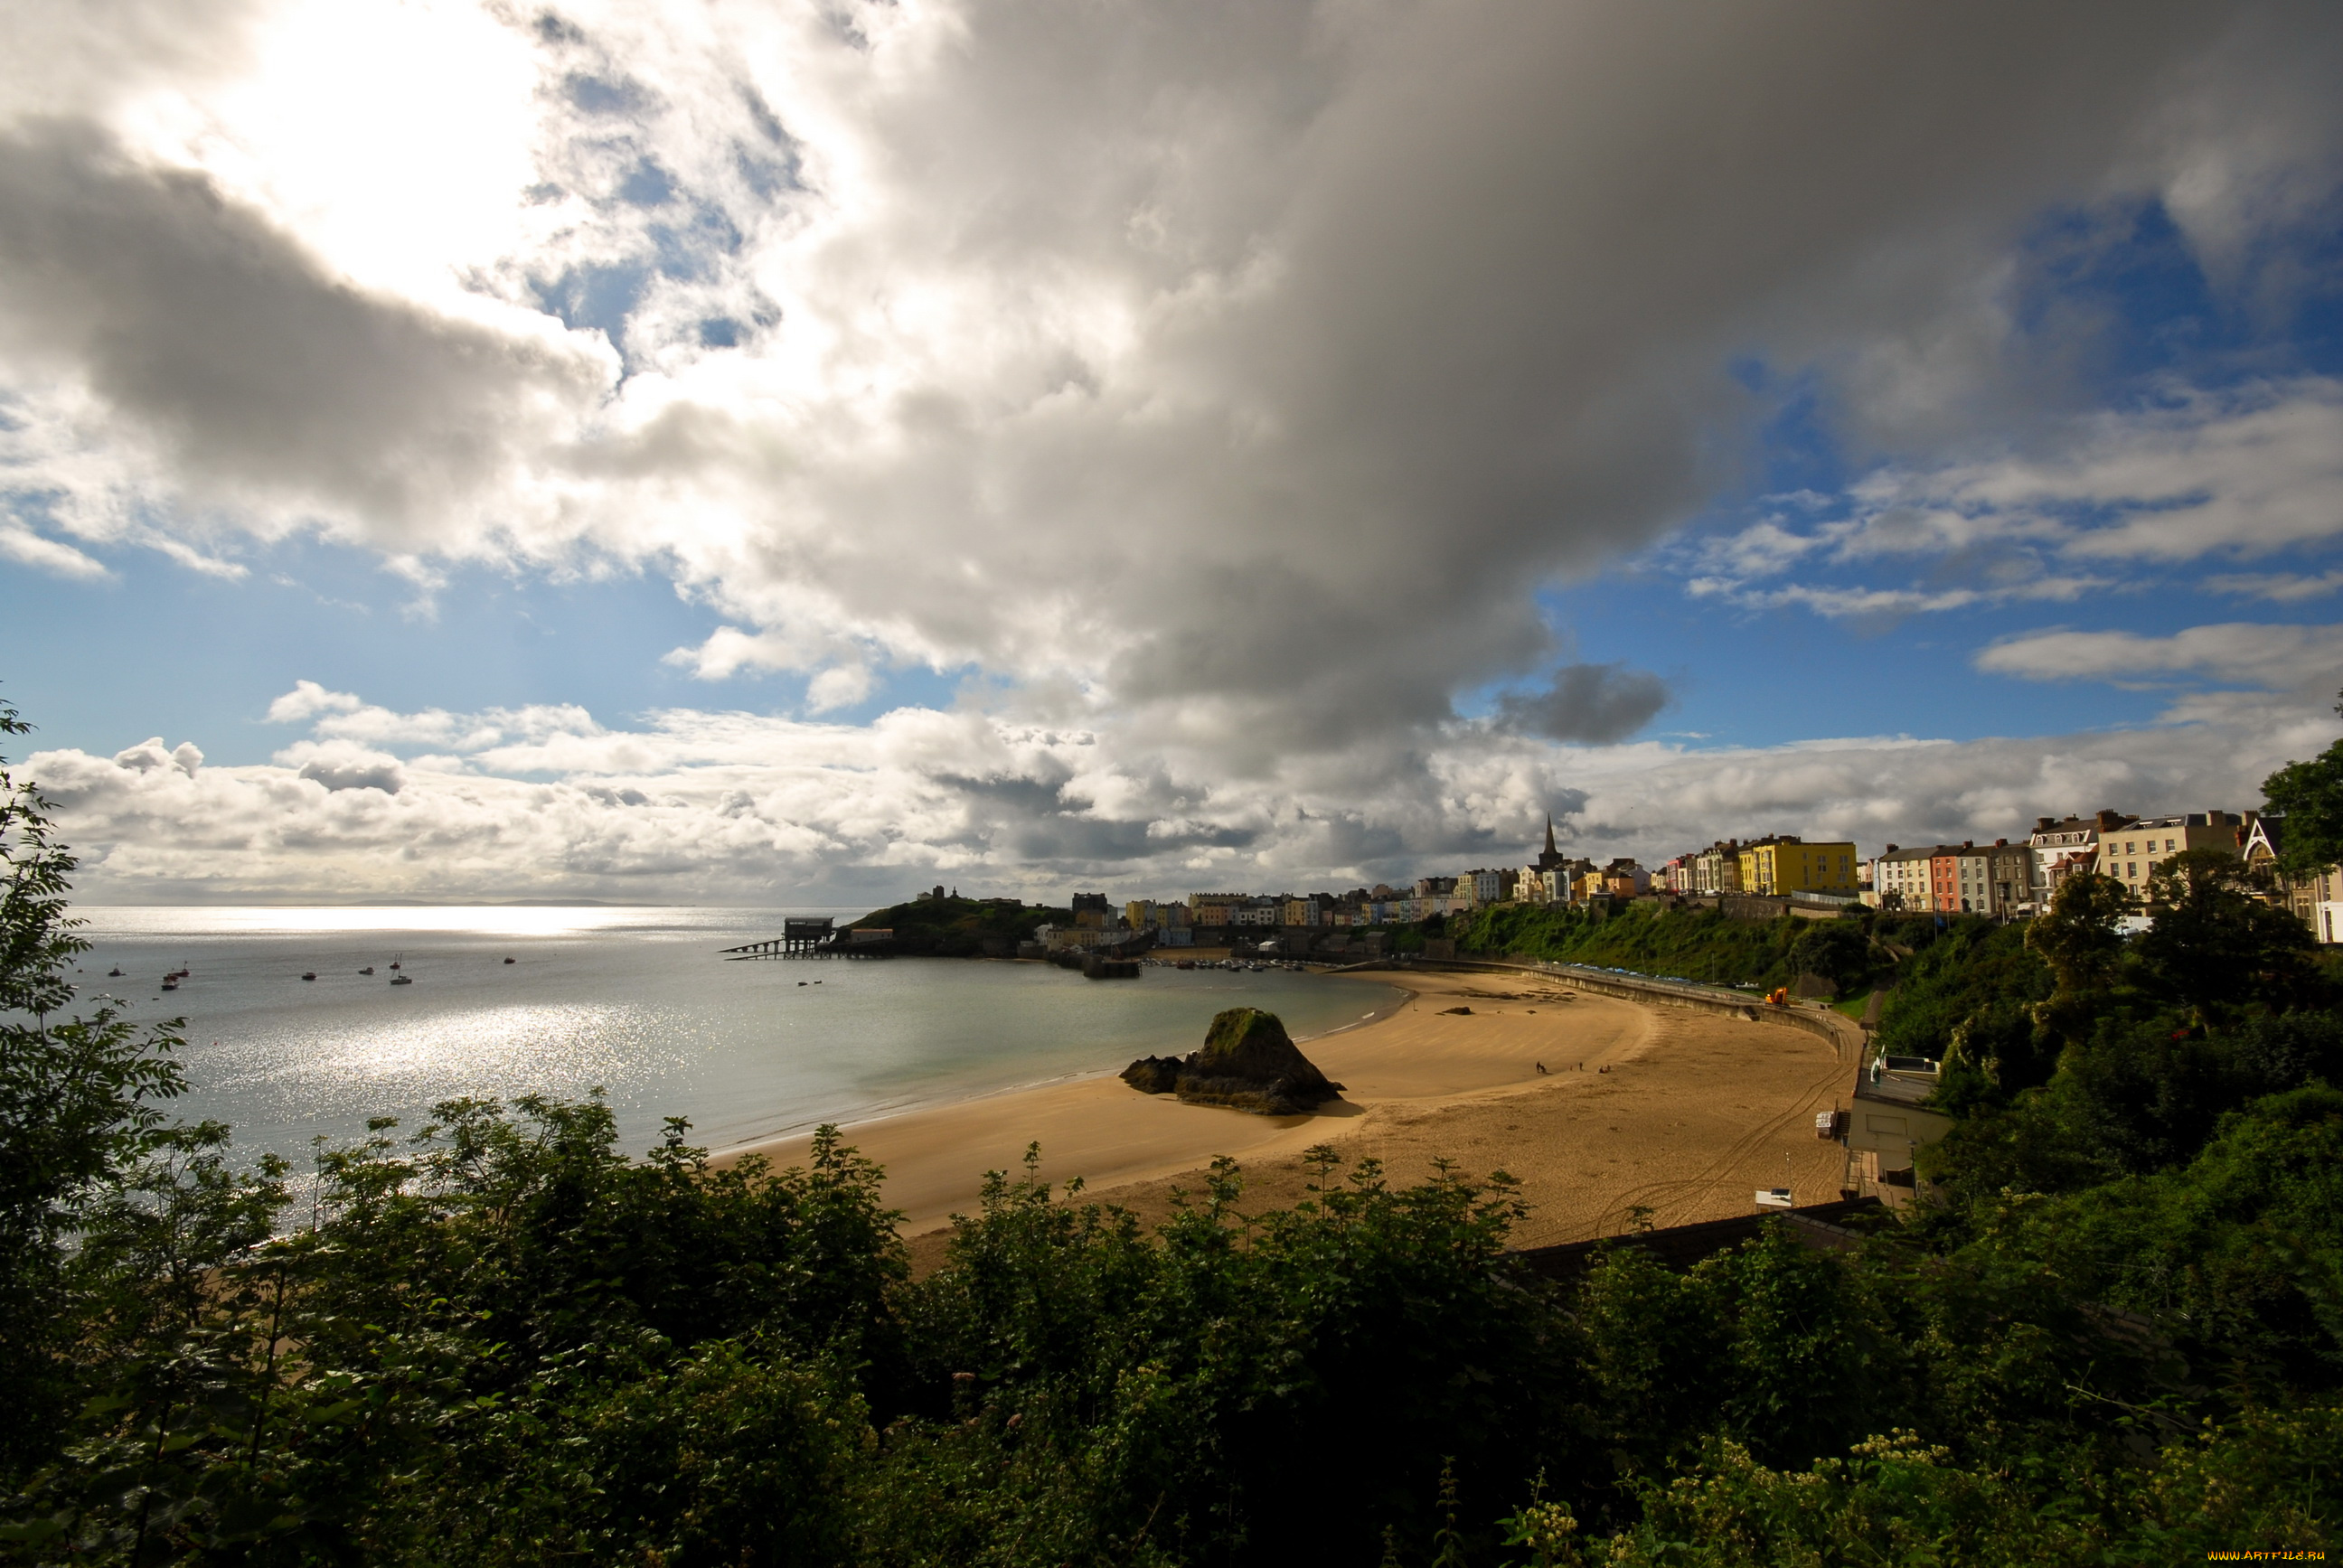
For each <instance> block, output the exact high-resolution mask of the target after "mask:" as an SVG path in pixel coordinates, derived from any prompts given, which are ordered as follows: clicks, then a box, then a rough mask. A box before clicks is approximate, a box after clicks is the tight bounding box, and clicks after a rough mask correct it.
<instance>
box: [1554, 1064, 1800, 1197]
mask: <svg viewBox="0 0 2343 1568" xmlns="http://www.w3.org/2000/svg"><path fill="white" fill-rule="evenodd" d="M1842 1070H1843V1069H1842V1066H1841V1064H1840V1063H1839V1062H1838V1061H1836V1060H1833V1061H1832V1063H1831V1065H1830V1070H1828V1071H1826V1072H1825V1073H1824V1074H1823V1075H1822V1076H1821V1077H1819V1078H1817V1079H1815V1080H1814V1081H1812V1082H1811V1083H1809V1084H1808V1085H1807V1086H1806V1087H1805V1090H1804V1091H1802V1092H1801V1094H1800V1095H1799V1097H1798V1100H1797V1102H1796V1103H1795V1104H1794V1105H1792V1106H1791V1107H1790V1109H1789V1110H1787V1111H1783V1112H1781V1113H1780V1114H1778V1115H1776V1116H1773V1117H1769V1118H1767V1119H1766V1120H1765V1121H1761V1122H1759V1123H1758V1124H1757V1125H1756V1126H1755V1127H1753V1128H1751V1129H1750V1130H1749V1131H1745V1132H1744V1133H1743V1134H1742V1135H1741V1136H1740V1137H1738V1138H1736V1139H1735V1140H1734V1141H1732V1142H1731V1143H1729V1144H1727V1145H1726V1146H1725V1151H1724V1152H1722V1153H1720V1154H1718V1155H1717V1156H1716V1157H1715V1159H1713V1160H1711V1161H1709V1162H1708V1163H1707V1164H1706V1165H1704V1166H1703V1167H1701V1169H1700V1170H1699V1171H1696V1172H1694V1174H1692V1175H1690V1176H1682V1177H1675V1178H1671V1179H1669V1180H1666V1181H1645V1182H1643V1183H1641V1184H1639V1185H1637V1186H1634V1187H1630V1188H1628V1189H1627V1190H1626V1191H1624V1192H1622V1193H1621V1194H1620V1195H1619V1196H1618V1197H1617V1198H1615V1199H1614V1200H1613V1201H1611V1202H1610V1203H1609V1204H1607V1205H1606V1206H1605V1207H1604V1209H1603V1210H1602V1211H1600V1212H1599V1213H1598V1214H1596V1216H1595V1219H1594V1234H1595V1235H1597V1236H1608V1235H1614V1234H1617V1233H1618V1231H1616V1230H1614V1225H1616V1224H1619V1223H1622V1222H1624V1221H1625V1220H1626V1218H1627V1216H1628V1211H1630V1210H1631V1209H1633V1208H1634V1207H1635V1206H1636V1205H1638V1204H1644V1205H1645V1206H1647V1207H1649V1208H1650V1209H1651V1211H1652V1216H1651V1217H1652V1219H1653V1221H1654V1222H1659V1221H1661V1220H1662V1218H1663V1216H1664V1214H1665V1213H1666V1212H1667V1211H1669V1210H1672V1209H1682V1208H1684V1207H1685V1206H1687V1205H1689V1204H1691V1203H1694V1202H1696V1201H1699V1200H1700V1199H1701V1198H1704V1197H1705V1196H1707V1195H1708V1194H1709V1193H1710V1192H1713V1191H1716V1190H1717V1188H1719V1187H1720V1186H1722V1185H1723V1184H1724V1182H1725V1177H1726V1173H1727V1172H1728V1171H1731V1170H1732V1169H1733V1168H1734V1167H1735V1166H1737V1165H1739V1164H1740V1163H1741V1162H1742V1161H1744V1160H1746V1159H1747V1158H1748V1157H1749V1156H1750V1155H1751V1154H1753V1153H1754V1152H1755V1151H1756V1150H1757V1148H1758V1147H1759V1146H1760V1145H1761V1144H1763V1143H1765V1141H1767V1140H1768V1139H1770V1138H1772V1137H1773V1136H1774V1135H1775V1133H1777V1132H1779V1131H1782V1130H1783V1129H1784V1128H1785V1127H1788V1126H1790V1125H1791V1124H1793V1123H1794V1122H1795V1121H1797V1120H1798V1119H1799V1118H1800V1117H1802V1116H1807V1115H1811V1114H1812V1111H1813V1108H1814V1105H1815V1101H1817V1100H1819V1099H1820V1098H1821V1097H1822V1094H1823V1092H1824V1091H1825V1090H1829V1089H1832V1088H1834V1087H1835V1085H1836V1084H1837V1082H1838V1081H1839V1075H1840V1073H1841V1071H1842Z"/></svg>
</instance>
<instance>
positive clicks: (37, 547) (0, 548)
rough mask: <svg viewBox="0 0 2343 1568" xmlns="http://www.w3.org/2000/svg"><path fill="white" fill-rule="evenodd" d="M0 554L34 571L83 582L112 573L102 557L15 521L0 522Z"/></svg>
mask: <svg viewBox="0 0 2343 1568" xmlns="http://www.w3.org/2000/svg"><path fill="white" fill-rule="evenodd" d="M0 556H5V557H6V558H8V559H9V560H12V561H15V562H16V563H17V564H18V565H20V566H27V567H31V568H35V570H37V571H45V572H48V573H51V574H53V575H55V576H56V577H61V578H74V579H77V580H79V581H84V582H86V581H89V580H91V579H93V578H103V577H109V576H111V575H112V574H111V573H109V572H108V571H107V570H106V564H105V563H104V562H103V561H99V560H96V559H94V558H91V557H89V556H86V555H84V554H83V553H82V552H81V551H79V550H77V549H75V548H73V547H72V546H71V545H68V544H65V543H62V542H60V541H58V540H56V539H50V538H42V537H41V536H40V535H38V534H36V533H35V532H33V530H32V529H30V528H22V527H19V526H18V525H16V524H15V523H6V522H0Z"/></svg>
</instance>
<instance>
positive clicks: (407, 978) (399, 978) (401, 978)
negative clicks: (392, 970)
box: [390, 975, 415, 985]
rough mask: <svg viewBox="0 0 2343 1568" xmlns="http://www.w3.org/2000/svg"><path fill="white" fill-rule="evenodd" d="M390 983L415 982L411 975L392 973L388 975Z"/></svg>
mask: <svg viewBox="0 0 2343 1568" xmlns="http://www.w3.org/2000/svg"><path fill="white" fill-rule="evenodd" d="M390 983H391V984H393V985H413V984H414V983H415V977H414V976H413V975H393V976H391V977H390Z"/></svg>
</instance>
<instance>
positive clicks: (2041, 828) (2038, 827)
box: [2034, 817, 2058, 833]
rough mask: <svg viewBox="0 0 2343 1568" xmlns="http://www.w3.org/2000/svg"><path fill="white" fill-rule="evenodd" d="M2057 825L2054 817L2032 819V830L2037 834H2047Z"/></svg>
mask: <svg viewBox="0 0 2343 1568" xmlns="http://www.w3.org/2000/svg"><path fill="white" fill-rule="evenodd" d="M2057 825H2058V819H2056V817H2036V818H2035V819H2034V830H2035V831H2036V832H2037V833H2047V832H2048V831H2049V830H2050V829H2053V828H2055V827H2056V826H2057Z"/></svg>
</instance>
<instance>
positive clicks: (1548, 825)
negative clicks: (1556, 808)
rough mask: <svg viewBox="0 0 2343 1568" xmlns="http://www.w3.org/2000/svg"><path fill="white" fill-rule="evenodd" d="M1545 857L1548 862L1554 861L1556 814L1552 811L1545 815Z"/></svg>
mask: <svg viewBox="0 0 2343 1568" xmlns="http://www.w3.org/2000/svg"><path fill="white" fill-rule="evenodd" d="M1545 855H1546V859H1548V860H1552V859H1554V813H1553V812H1551V811H1548V812H1547V813H1546V814H1545Z"/></svg>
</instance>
